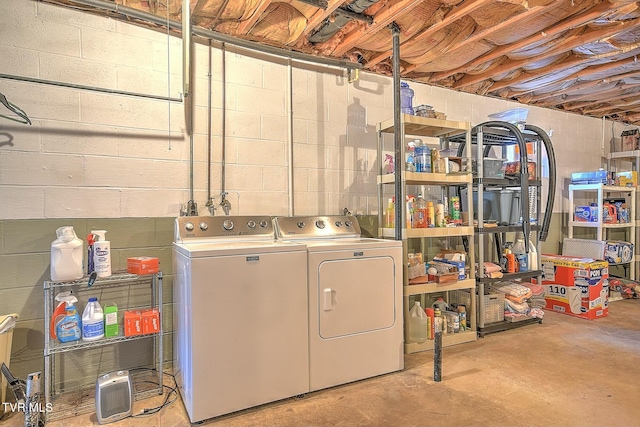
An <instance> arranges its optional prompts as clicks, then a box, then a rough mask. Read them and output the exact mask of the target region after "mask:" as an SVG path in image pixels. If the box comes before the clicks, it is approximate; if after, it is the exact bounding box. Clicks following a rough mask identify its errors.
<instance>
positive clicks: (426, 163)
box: [414, 139, 431, 172]
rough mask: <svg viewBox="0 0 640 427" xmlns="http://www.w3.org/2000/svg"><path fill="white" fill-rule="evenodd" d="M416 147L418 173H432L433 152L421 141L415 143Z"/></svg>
mask: <svg viewBox="0 0 640 427" xmlns="http://www.w3.org/2000/svg"><path fill="white" fill-rule="evenodd" d="M414 145H415V148H414V161H415V163H416V172H431V150H430V149H429V147H428V146H427V145H426V144H424V143H423V142H422V141H421V140H419V139H416V140H415V141H414Z"/></svg>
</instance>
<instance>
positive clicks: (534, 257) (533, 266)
mask: <svg viewBox="0 0 640 427" xmlns="http://www.w3.org/2000/svg"><path fill="white" fill-rule="evenodd" d="M528 265H529V270H537V269H538V268H539V267H538V250H537V249H536V245H535V244H534V243H533V240H532V239H531V238H529V260H528Z"/></svg>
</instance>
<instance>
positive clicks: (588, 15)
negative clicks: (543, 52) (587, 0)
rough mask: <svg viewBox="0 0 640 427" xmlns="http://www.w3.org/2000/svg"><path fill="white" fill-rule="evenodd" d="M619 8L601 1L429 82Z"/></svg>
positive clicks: (470, 67) (443, 72) (439, 75)
mask: <svg viewBox="0 0 640 427" xmlns="http://www.w3.org/2000/svg"><path fill="white" fill-rule="evenodd" d="M614 10H617V8H616V7H613V6H612V4H611V3H610V2H608V1H605V2H602V3H599V4H598V5H596V6H594V7H592V8H591V9H589V10H587V11H585V12H584V13H582V14H580V15H577V16H574V17H571V18H567V19H565V20H563V21H562V22H560V23H558V24H556V25H552V26H551V27H549V28H547V29H545V30H544V31H541V32H539V33H536V34H534V35H532V36H531V37H527V38H525V39H522V40H520V41H518V42H516V43H511V44H507V45H504V46H500V47H498V48H496V49H494V50H492V51H491V52H488V53H487V54H485V55H481V56H479V57H478V58H476V59H474V60H473V61H471V62H469V63H467V64H465V65H462V66H460V67H458V68H455V69H453V70H449V71H442V72H439V73H434V74H433V75H432V76H431V78H429V82H431V83H432V82H437V81H439V80H442V79H446V78H447V77H450V76H452V75H454V74H459V73H466V72H467V71H468V70H471V69H473V68H475V67H477V66H478V65H481V64H484V63H485V62H488V61H492V60H494V59H496V58H499V57H501V56H503V55H505V54H507V53H509V52H513V51H515V50H518V49H522V48H524V47H527V46H529V45H531V44H534V43H537V42H539V41H541V40H543V39H545V38H547V37H549V36H554V35H557V34H559V33H562V32H564V31H567V30H570V29H571V28H575V27H580V26H582V25H584V24H586V23H588V22H591V21H592V20H594V19H596V18H598V17H600V16H602V15H603V14H604V13H606V12H611V11H614Z"/></svg>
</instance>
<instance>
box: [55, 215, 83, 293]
mask: <svg viewBox="0 0 640 427" xmlns="http://www.w3.org/2000/svg"><path fill="white" fill-rule="evenodd" d="M56 236H57V239H56V240H54V241H53V242H51V280H53V281H54V282H63V281H68V280H77V279H82V276H84V271H83V268H82V252H83V250H82V240H80V239H79V238H78V236H76V232H75V231H74V230H73V227H71V226H64V227H60V228H58V229H57V230H56Z"/></svg>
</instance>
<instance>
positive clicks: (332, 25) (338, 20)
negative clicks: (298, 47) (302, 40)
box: [309, 0, 379, 43]
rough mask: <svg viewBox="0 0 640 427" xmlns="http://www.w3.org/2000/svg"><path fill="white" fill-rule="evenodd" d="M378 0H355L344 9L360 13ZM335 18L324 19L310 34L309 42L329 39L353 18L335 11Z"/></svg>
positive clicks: (321, 41)
mask: <svg viewBox="0 0 640 427" xmlns="http://www.w3.org/2000/svg"><path fill="white" fill-rule="evenodd" d="M378 1H379V0H356V1H354V2H353V3H351V4H350V5H348V6H346V7H345V10H347V11H349V12H353V13H362V12H364V11H365V10H367V9H368V8H369V7H370V6H371V5H374V4H376V3H378ZM336 12H337V13H336V14H335V19H329V18H327V19H325V20H324V21H323V22H322V24H320V28H318V30H317V31H316V32H315V33H314V34H313V35H311V36H309V41H310V42H311V43H323V42H326V41H327V40H329V39H330V38H331V37H332V36H333V35H334V34H335V33H337V32H338V31H340V29H342V27H344V26H345V25H347V24H348V23H349V22H351V21H352V20H353V19H354V18H353V16H349V15H347V14H341V13H339V11H336Z"/></svg>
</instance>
